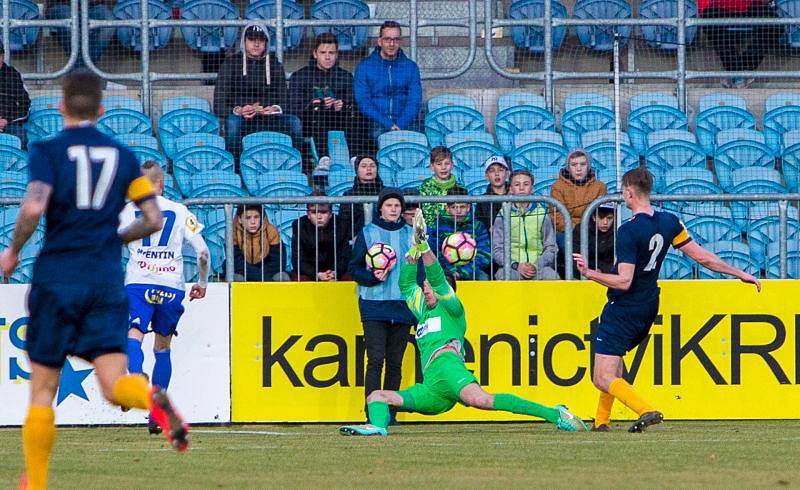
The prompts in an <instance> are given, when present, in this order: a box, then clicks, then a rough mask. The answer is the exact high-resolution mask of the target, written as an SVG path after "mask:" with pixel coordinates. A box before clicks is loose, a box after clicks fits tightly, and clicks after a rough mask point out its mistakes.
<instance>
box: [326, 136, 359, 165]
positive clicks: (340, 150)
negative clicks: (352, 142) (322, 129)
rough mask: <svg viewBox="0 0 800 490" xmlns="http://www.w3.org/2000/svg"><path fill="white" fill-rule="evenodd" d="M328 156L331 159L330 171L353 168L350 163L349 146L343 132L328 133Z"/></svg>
mask: <svg viewBox="0 0 800 490" xmlns="http://www.w3.org/2000/svg"><path fill="white" fill-rule="evenodd" d="M328 156H329V157H330V159H331V167H330V169H331V170H334V169H337V168H351V169H352V168H353V164H352V163H350V146H349V145H348V144H347V135H346V134H345V132H344V131H339V130H337V131H328Z"/></svg>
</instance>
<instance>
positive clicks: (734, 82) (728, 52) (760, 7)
mask: <svg viewBox="0 0 800 490" xmlns="http://www.w3.org/2000/svg"><path fill="white" fill-rule="evenodd" d="M697 12H698V14H699V15H700V17H701V18H703V19H718V18H726V17H733V18H739V19H741V18H747V17H777V16H778V14H777V12H776V11H775V7H774V2H772V1H770V0H699V1H698V2H697ZM703 31H704V32H705V35H706V37H707V38H708V41H709V42H710V43H711V45H712V46H713V47H714V51H716V52H717V56H719V60H720V62H722V68H723V69H724V70H725V71H755V70H757V69H758V66H759V65H760V64H761V60H763V59H764V55H765V54H766V52H767V51H768V50H769V49H771V48H773V47H774V46H777V45H778V39H779V38H780V36H781V33H782V32H783V27H782V26H779V25H760V26H745V25H715V26H704V27H703ZM753 81H754V79H753V78H740V77H734V78H723V79H722V85H723V86H724V87H749V86H750V85H751V84H752V83H753Z"/></svg>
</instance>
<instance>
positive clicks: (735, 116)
mask: <svg viewBox="0 0 800 490" xmlns="http://www.w3.org/2000/svg"><path fill="white" fill-rule="evenodd" d="M755 127H756V120H755V117H754V116H753V115H752V114H750V113H749V112H747V110H745V109H742V108H740V107H733V106H725V105H724V106H719V107H711V108H710V109H707V110H705V111H703V112H700V113H699V114H698V115H697V118H696V119H695V133H697V141H698V142H699V143H700V146H701V147H703V150H704V151H705V152H706V155H713V154H714V150H715V149H716V137H717V133H718V132H720V131H722V130H723V129H755Z"/></svg>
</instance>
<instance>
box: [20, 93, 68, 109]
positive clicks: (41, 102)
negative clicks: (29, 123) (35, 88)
mask: <svg viewBox="0 0 800 490" xmlns="http://www.w3.org/2000/svg"><path fill="white" fill-rule="evenodd" d="M60 103H61V96H60V95H39V96H36V97H31V107H30V109H28V112H30V113H34V112H38V111H43V110H45V109H55V110H58V106H59V104H60Z"/></svg>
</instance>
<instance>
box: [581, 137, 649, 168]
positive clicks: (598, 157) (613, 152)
mask: <svg viewBox="0 0 800 490" xmlns="http://www.w3.org/2000/svg"><path fill="white" fill-rule="evenodd" d="M585 149H586V151H587V152H589V155H591V157H592V167H594V169H595V170H597V171H603V170H613V171H616V165H617V163H616V162H617V148H616V143H614V142H613V141H605V142H603V141H600V142H597V143H593V144H591V145H586V146H585ZM619 149H620V155H621V157H622V160H621V162H620V163H621V165H620V166H621V168H622V172H623V173H624V172H627V171H628V170H632V169H634V168H636V167H638V166H639V153H638V152H637V151H636V150H634V149H633V147H632V146H629V145H625V144H621V145H620V146H619Z"/></svg>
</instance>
